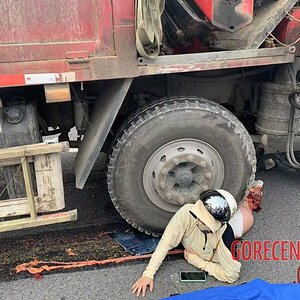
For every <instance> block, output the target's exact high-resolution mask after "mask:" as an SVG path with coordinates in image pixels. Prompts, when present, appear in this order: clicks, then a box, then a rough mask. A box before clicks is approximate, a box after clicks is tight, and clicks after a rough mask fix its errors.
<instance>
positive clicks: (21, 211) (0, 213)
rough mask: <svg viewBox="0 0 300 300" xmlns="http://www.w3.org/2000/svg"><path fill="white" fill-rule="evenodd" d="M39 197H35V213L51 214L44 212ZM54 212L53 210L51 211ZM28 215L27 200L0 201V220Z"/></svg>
mask: <svg viewBox="0 0 300 300" xmlns="http://www.w3.org/2000/svg"><path fill="white" fill-rule="evenodd" d="M40 200H41V199H40V197H37V196H35V197H34V201H35V207H36V211H37V213H42V212H51V210H48V211H47V210H44V209H43V203H41V201H40ZM53 211H54V210H53ZM24 215H29V205H28V201H27V198H18V199H8V200H1V201H0V218H6V217H14V216H24Z"/></svg>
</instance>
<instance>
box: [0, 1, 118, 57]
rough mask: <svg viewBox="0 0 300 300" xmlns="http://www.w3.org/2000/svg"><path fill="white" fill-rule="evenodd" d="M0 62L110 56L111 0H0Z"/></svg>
mask: <svg viewBox="0 0 300 300" xmlns="http://www.w3.org/2000/svg"><path fill="white" fill-rule="evenodd" d="M0 19H1V22H0V44H1V45H0V60H1V62H5V61H7V62H15V61H33V60H49V59H57V58H65V57H66V52H70V51H81V50H86V51H88V53H89V56H95V55H113V54H114V47H113V45H114V43H113V21H112V19H113V17H112V3H111V0H55V1H53V0H26V1H23V0H2V1H0Z"/></svg>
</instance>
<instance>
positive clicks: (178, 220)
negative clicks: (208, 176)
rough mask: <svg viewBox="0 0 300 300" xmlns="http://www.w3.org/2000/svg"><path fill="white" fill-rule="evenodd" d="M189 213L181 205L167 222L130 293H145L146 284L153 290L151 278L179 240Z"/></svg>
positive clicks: (186, 208)
mask: <svg viewBox="0 0 300 300" xmlns="http://www.w3.org/2000/svg"><path fill="white" fill-rule="evenodd" d="M188 214H189V208H188V207H185V206H183V207H182V208H181V209H179V210H178V211H177V213H176V214H175V215H174V216H173V217H172V219H171V220H170V222H169V224H168V225H167V227H166V229H165V231H164V234H163V235H162V237H161V239H160V242H159V243H158V245H157V247H156V250H155V251H154V253H153V254H152V257H151V259H150V261H149V264H148V266H147V268H146V270H145V271H144V273H143V276H142V277H141V278H139V279H138V281H137V282H136V283H135V284H134V285H133V287H132V290H133V291H132V293H133V294H136V295H137V296H139V295H140V293H142V296H144V295H145V293H146V289H147V286H150V291H151V292H152V290H153V278H154V275H155V273H156V272H157V270H158V269H159V267H160V265H161V264H162V262H163V260H164V259H165V257H166V255H167V253H168V251H169V250H171V249H172V248H175V247H177V246H178V244H179V243H180V242H181V240H182V237H183V235H184V232H185V228H186V226H187V218H188V216H189V215H188Z"/></svg>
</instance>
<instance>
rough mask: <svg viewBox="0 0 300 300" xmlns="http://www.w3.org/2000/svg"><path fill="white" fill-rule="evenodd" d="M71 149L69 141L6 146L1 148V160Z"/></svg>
mask: <svg viewBox="0 0 300 300" xmlns="http://www.w3.org/2000/svg"><path fill="white" fill-rule="evenodd" d="M68 150H69V143H68V142H63V143H57V144H42V143H41V144H33V145H26V146H18V147H11V148H5V149H1V150H0V160H7V159H11V158H18V157H24V156H25V157H28V156H34V155H41V154H48V153H55V152H66V151H68Z"/></svg>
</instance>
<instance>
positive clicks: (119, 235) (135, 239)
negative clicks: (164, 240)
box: [110, 231, 160, 255]
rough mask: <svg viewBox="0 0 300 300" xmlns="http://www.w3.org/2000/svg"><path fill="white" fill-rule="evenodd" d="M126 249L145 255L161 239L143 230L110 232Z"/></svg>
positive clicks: (152, 249)
mask: <svg viewBox="0 0 300 300" xmlns="http://www.w3.org/2000/svg"><path fill="white" fill-rule="evenodd" d="M110 237H111V238H113V239H114V240H115V241H116V242H117V243H118V244H120V245H121V246H122V247H123V248H124V250H126V251H127V252H130V253H131V254H134V255H143V254H149V253H152V252H153V251H154V250H155V249H156V246H157V244H158V242H159V240H160V238H157V237H153V236H150V235H147V234H144V233H141V232H138V231H136V232H114V233H112V234H110Z"/></svg>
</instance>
